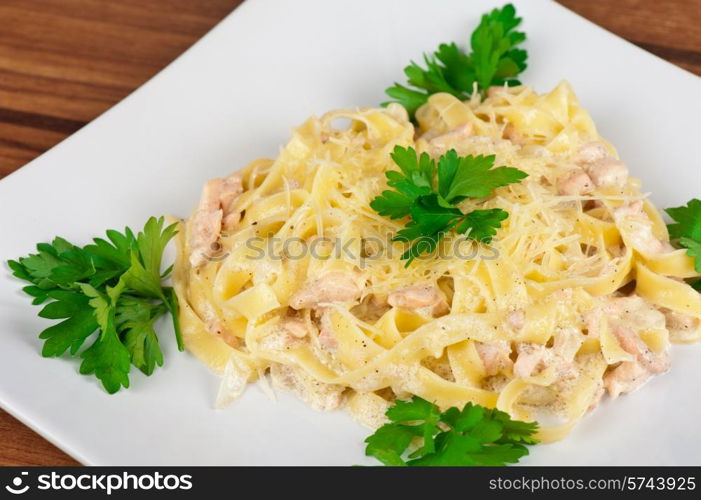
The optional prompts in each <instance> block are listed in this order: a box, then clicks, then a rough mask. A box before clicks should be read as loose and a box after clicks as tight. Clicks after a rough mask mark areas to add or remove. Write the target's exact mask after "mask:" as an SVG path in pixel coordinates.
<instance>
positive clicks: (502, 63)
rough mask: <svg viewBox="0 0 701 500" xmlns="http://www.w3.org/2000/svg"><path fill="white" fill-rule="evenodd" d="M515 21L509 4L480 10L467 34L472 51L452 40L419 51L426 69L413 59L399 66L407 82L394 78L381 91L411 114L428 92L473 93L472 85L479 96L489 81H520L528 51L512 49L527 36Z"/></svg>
mask: <svg viewBox="0 0 701 500" xmlns="http://www.w3.org/2000/svg"><path fill="white" fill-rule="evenodd" d="M519 24H521V18H520V17H516V9H515V8H514V6H513V5H511V4H507V5H505V6H504V7H502V8H501V9H494V10H492V11H491V12H490V13H488V14H484V15H483V16H482V20H481V22H480V24H479V26H477V28H476V29H475V31H473V32H472V36H471V37H470V47H471V49H472V52H471V53H469V54H467V53H466V52H464V51H463V50H462V49H460V48H459V47H458V46H457V45H456V44H455V43H449V44H445V43H444V44H441V45H440V46H439V47H438V50H437V51H435V52H434V53H433V55H427V54H424V62H425V64H426V69H424V68H422V67H421V66H420V65H419V64H417V63H415V62H413V61H412V62H411V64H410V65H409V66H407V67H405V68H404V74H405V75H406V76H407V79H408V80H407V85H408V86H404V85H400V84H399V83H396V82H395V84H394V86H392V87H389V88H388V89H387V90H385V93H386V94H387V95H388V96H389V97H391V98H392V99H393V101H389V102H398V103H399V104H401V105H402V106H404V107H405V108H406V110H407V111H408V112H409V115H410V116H411V117H412V118H413V116H414V113H415V112H416V110H417V109H418V108H419V107H420V106H421V105H423V104H425V103H426V101H427V100H428V98H429V96H431V95H432V94H435V93H438V92H447V93H449V94H452V95H454V96H455V97H457V98H458V99H461V100H465V99H469V98H470V96H471V95H472V93H473V92H474V86H475V84H477V88H478V90H479V91H480V92H481V93H482V94H483V95H484V93H485V92H486V91H487V89H489V87H491V86H494V85H497V86H502V85H508V86H514V85H520V84H521V82H519V81H518V80H517V79H516V77H517V76H518V75H519V73H521V72H523V70H525V69H526V59H527V58H528V53H527V52H526V51H525V50H523V49H519V48H516V46H517V45H519V44H520V43H522V42H523V41H524V40H525V39H526V34H525V33H523V32H521V31H515V28H516V27H517V26H518V25H519ZM384 104H385V105H386V104H388V103H384Z"/></svg>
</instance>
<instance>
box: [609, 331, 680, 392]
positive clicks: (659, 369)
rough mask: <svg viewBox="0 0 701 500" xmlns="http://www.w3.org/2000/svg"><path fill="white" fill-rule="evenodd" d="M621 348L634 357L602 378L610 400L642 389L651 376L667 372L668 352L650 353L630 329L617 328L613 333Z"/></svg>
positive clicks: (666, 350)
mask: <svg viewBox="0 0 701 500" xmlns="http://www.w3.org/2000/svg"><path fill="white" fill-rule="evenodd" d="M613 333H614V335H615V336H616V339H617V340H618V342H619V344H620V346H621V348H623V349H624V350H625V351H626V352H628V353H630V354H632V355H634V356H635V360H634V361H624V362H622V363H621V364H620V365H618V366H617V367H616V368H614V369H613V370H611V371H610V372H609V373H607V374H606V375H605V376H604V386H605V387H606V390H607V391H608V393H609V395H610V396H611V397H612V398H614V399H615V398H617V397H618V396H620V395H621V394H626V393H629V392H632V391H634V390H636V389H638V388H640V387H642V386H643V385H644V384H645V383H646V382H647V381H648V380H650V378H652V376H653V375H657V374H659V373H663V372H665V371H667V370H669V367H670V358H669V350H668V349H665V350H663V351H662V352H659V353H654V352H652V351H651V350H650V349H649V348H648V347H647V345H646V344H645V342H643V341H642V340H641V339H640V337H639V336H638V334H637V333H635V332H634V331H633V330H631V329H630V328H626V327H621V326H619V327H617V328H615V329H614V331H613Z"/></svg>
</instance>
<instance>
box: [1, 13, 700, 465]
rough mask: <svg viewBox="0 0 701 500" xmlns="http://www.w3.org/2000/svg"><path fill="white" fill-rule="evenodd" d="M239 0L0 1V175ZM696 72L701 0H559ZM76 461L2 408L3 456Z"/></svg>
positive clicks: (86, 117)
mask: <svg viewBox="0 0 701 500" xmlns="http://www.w3.org/2000/svg"><path fill="white" fill-rule="evenodd" d="M240 2H241V0H197V1H192V0H110V1H105V0H1V1H0V27H1V28H0V177H2V176H4V175H7V174H8V173H10V172H12V171H14V170H16V169H17V168H19V167H20V166H22V165H24V164H25V163H27V162H28V161H30V160H32V159H33V158H35V157H37V156H38V155H40V154H41V153H43V152H44V151H46V150H47V149H49V148H51V147H52V146H54V145H55V144H56V143H58V142H59V141H61V140H62V139H64V138H65V137H67V136H68V135H70V134H72V133H73V132H75V131H76V130H78V129H79V128H81V127H82V126H83V125H85V124H86V123H88V122H89V121H90V120H92V119H93V118H95V117H96V116H98V115H99V114H101V113H102V112H104V111H105V110H107V109H108V108H109V107H111V106H113V105H114V104H115V103H117V102H118V101H119V100H121V99H122V98H124V97H125V96H126V95H128V94H129V93H130V92H131V91H133V90H134V89H136V88H137V87H139V86H140V85H141V84H142V83H144V82H145V81H146V80H148V79H149V78H150V77H151V76H153V75H154V74H155V73H157V72H158V71H159V70H160V69H162V68H163V67H164V66H165V65H166V64H168V63H169V62H170V61H172V60H173V59H174V58H175V57H176V56H177V55H179V54H180V53H181V52H183V51H184V50H185V49H186V48H187V47H189V46H190V45H191V44H192V43H193V42H195V41H196V40H197V39H199V38H200V37H201V36H202V35H204V34H205V33H206V32H207V31H208V30H209V29H210V28H211V27H213V26H214V25H215V24H216V23H217V22H218V21H219V20H220V19H222V18H223V17H224V16H225V15H226V14H227V13H228V12H230V11H231V10H233V9H234V8H235V7H236V6H237V5H238V4H239V3H240ZM560 3H562V4H563V5H565V6H566V7H568V8H570V9H572V10H574V11H575V12H578V13H579V14H581V15H582V16H584V17H586V18H588V19H590V20H592V21H593V22H595V23H597V24H599V25H601V26H603V27H604V28H606V29H608V30H610V31H612V32H614V33H616V34H617V35H619V36H622V37H623V38H626V39H628V40H630V41H631V42H633V43H635V44H637V45H639V46H641V47H642V48H644V49H646V50H649V51H650V52H653V53H655V54H657V55H658V56H660V57H662V58H665V59H667V60H669V61H671V62H673V63H675V64H677V65H679V66H681V67H683V68H686V69H687V70H689V71H692V72H694V73H696V74H698V75H701V30H700V29H699V26H701V0H665V1H660V0H616V1H612V0H560ZM73 464H76V462H75V461H74V460H73V459H72V458H70V457H69V456H67V455H66V454H65V453H63V452H61V451H60V450H58V449H57V448H56V447H54V446H53V445H51V444H50V443H48V442H47V441H45V440H44V439H42V438H41V437H40V436H38V435H37V434H36V433H34V432H33V431H31V430H30V429H28V428H27V427H25V426H24V425H22V424H21V423H20V422H18V421H17V420H15V419H14V418H13V417H11V416H10V415H8V414H7V413H4V412H2V411H0V465H73Z"/></svg>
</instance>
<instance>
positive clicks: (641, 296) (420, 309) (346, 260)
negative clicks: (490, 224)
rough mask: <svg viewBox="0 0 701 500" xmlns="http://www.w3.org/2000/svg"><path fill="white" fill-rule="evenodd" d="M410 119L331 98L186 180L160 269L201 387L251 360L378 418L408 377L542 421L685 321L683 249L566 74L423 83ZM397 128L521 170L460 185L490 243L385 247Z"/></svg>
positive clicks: (664, 362) (589, 395) (543, 427)
mask: <svg viewBox="0 0 701 500" xmlns="http://www.w3.org/2000/svg"><path fill="white" fill-rule="evenodd" d="M416 122H417V124H416V125H414V124H413V123H412V122H411V121H410V120H409V118H408V116H407V113H406V111H405V109H404V108H402V107H401V106H400V105H398V104H391V105H389V106H388V107H386V108H360V109H352V110H340V111H332V112H330V113H327V114H326V115H324V116H322V117H321V118H316V117H313V118H310V119H309V120H307V121H306V122H305V123H304V124H303V125H302V126H300V127H299V128H297V129H296V130H295V131H294V133H293V135H292V139H291V140H290V142H289V143H288V144H287V145H286V146H285V147H284V148H283V149H282V150H281V152H280V155H279V156H278V158H277V159H274V160H271V159H259V160H256V161H254V162H253V163H251V164H250V165H248V166H247V167H245V168H244V169H242V170H240V171H239V172H237V173H234V174H232V175H230V176H229V177H226V178H220V179H214V180H211V181H209V182H208V183H207V184H206V185H205V187H204V189H203V192H202V198H201V200H200V202H199V205H198V206H197V208H196V210H195V212H194V213H193V214H192V216H191V217H190V218H189V219H187V220H186V221H184V222H183V223H182V227H181V231H180V236H179V255H178V259H177V263H176V270H175V285H176V290H177V292H178V296H179V299H180V302H181V304H182V308H181V321H182V328H183V336H184V341H185V345H186V346H187V348H188V349H189V350H190V351H191V352H192V353H193V354H194V355H195V356H196V357H198V358H199V359H200V360H202V361H203V362H204V363H206V364H207V365H209V366H210V367H211V368H212V369H213V370H214V371H216V372H217V373H219V374H221V375H222V383H221V388H220V391H219V395H218V398H217V405H219V406H221V405H226V404H227V403H229V402H230V401H232V400H233V399H235V398H236V397H238V396H239V395H240V394H241V393H242V392H243V390H244V388H245V387H246V385H247V384H248V383H250V382H252V381H255V380H261V381H262V382H264V383H265V384H266V386H265V387H268V386H267V381H268V380H270V381H272V384H273V386H276V387H282V388H285V389H288V390H290V391H292V392H294V393H295V394H296V395H297V396H299V398H301V399H302V400H304V401H305V402H307V403H308V404H309V405H311V406H312V407H314V408H316V409H318V410H334V409H337V408H341V407H346V408H348V409H349V410H350V412H351V414H352V415H353V416H354V417H355V418H356V419H357V420H359V421H360V422H362V423H364V424H366V425H369V426H372V427H377V426H379V425H381V424H382V423H383V421H384V418H385V417H384V412H385V410H386V409H387V408H388V406H389V405H391V404H392V402H393V401H394V400H395V399H404V398H407V397H409V396H411V395H418V396H420V397H422V398H424V399H427V400H429V401H431V402H434V403H436V404H437V405H438V406H439V407H441V409H446V408H448V407H450V406H459V407H462V406H463V405H464V404H465V403H467V402H468V401H471V402H473V403H477V404H480V405H484V406H487V407H497V408H499V409H500V410H503V411H505V412H507V413H509V414H510V415H511V416H512V417H513V418H515V419H519V420H526V421H530V420H537V421H539V422H540V435H539V436H538V437H539V438H540V439H541V440H543V441H553V440H557V439H560V438H562V437H563V436H564V435H566V434H567V433H568V432H569V431H570V430H571V429H572V427H573V425H574V424H575V423H576V422H577V421H578V420H580V419H581V418H582V417H583V416H584V415H585V414H586V413H587V412H588V411H591V410H592V409H594V408H595V407H596V406H597V404H598V403H599V401H600V400H601V398H602V397H604V396H605V395H606V397H610V398H617V397H618V396H620V395H621V394H625V393H628V392H631V391H633V390H635V389H637V388H638V387H640V386H642V385H643V384H645V383H646V382H647V381H648V380H649V379H650V378H651V377H653V376H654V375H657V374H660V373H663V372H665V371H667V370H668V369H669V367H670V343H671V342H692V341H696V340H698V339H699V338H700V337H701V327H700V323H701V322H700V319H701V295H699V294H698V293H697V292H696V291H695V290H693V289H692V288H691V287H690V286H689V285H688V284H687V283H686V282H685V279H686V278H693V277H696V276H698V274H697V273H696V272H695V271H694V266H693V261H692V260H691V258H690V257H688V256H687V255H686V254H685V250H683V249H681V250H676V249H674V248H673V247H672V246H671V245H670V244H669V235H668V233H667V229H666V226H665V224H664V222H663V220H662V218H661V216H660V213H659V212H658V210H657V209H656V208H655V207H654V206H653V205H652V204H651V203H650V202H649V201H648V199H647V198H646V196H645V195H644V194H642V193H641V191H640V187H641V186H640V182H639V180H637V179H636V178H634V177H630V176H629V172H628V168H627V166H626V165H625V164H624V163H623V162H622V161H621V160H619V159H618V156H617V154H616V151H615V150H614V149H613V147H612V146H611V145H610V144H608V143H607V142H606V141H605V140H603V139H602V138H601V137H599V135H598V133H597V131H596V128H595V126H594V123H593V122H592V120H591V118H590V116H589V115H588V113H587V112H586V111H585V110H584V109H583V108H582V107H580V105H579V103H578V101H577V98H576V97H575V95H574V93H573V92H572V89H571V88H570V86H569V85H568V84H567V83H562V84H560V85H558V86H557V87H556V88H555V89H554V90H553V91H552V92H550V93H547V94H543V95H539V94H537V93H536V92H534V90H533V89H531V88H530V87H526V86H521V87H513V88H492V89H490V91H489V93H488V96H487V97H486V98H484V99H480V98H479V97H477V96H476V97H474V98H473V99H472V100H470V101H466V102H462V101H459V100H457V99H456V98H455V97H453V96H451V95H448V94H436V95H433V96H432V97H431V98H430V99H429V101H428V103H427V104H425V105H424V106H423V107H421V108H420V109H419V110H418V111H417V113H416ZM396 145H399V146H404V147H408V146H411V147H413V148H415V149H416V151H417V152H419V153H421V152H427V153H428V154H429V155H431V156H432V157H433V158H438V157H439V156H440V155H442V154H444V153H446V152H447V151H449V150H450V149H454V150H456V151H457V153H458V154H460V155H468V154H472V155H477V154H483V155H495V156H496V162H495V165H507V166H511V167H516V168H518V169H521V170H523V171H524V172H526V173H527V174H528V177H527V178H526V179H524V180H523V181H521V182H519V183H517V184H511V185H509V186H505V187H501V188H498V189H497V190H496V191H495V192H494V194H493V195H492V196H491V197H489V198H486V199H467V200H465V201H463V202H462V203H461V205H460V208H461V209H462V210H463V211H464V212H466V211H468V210H471V209H475V208H497V207H498V208H502V209H504V210H506V211H507V212H508V213H509V217H508V219H506V220H505V221H504V222H503V223H502V228H501V229H499V231H498V234H497V236H496V237H495V238H494V240H493V241H492V242H491V243H490V244H488V245H486V244H484V243H476V242H473V241H471V240H468V239H465V237H464V236H458V235H452V236H451V235H448V236H447V237H446V238H445V239H444V240H443V241H442V242H441V243H440V246H439V248H438V249H437V251H436V252H435V253H432V254H430V255H424V256H422V258H419V259H417V260H415V261H414V262H412V263H411V265H409V266H408V267H407V266H405V264H406V261H404V260H402V259H401V258H400V256H401V254H402V252H403V251H404V250H406V243H402V242H393V241H391V238H392V236H393V235H395V234H396V232H397V231H398V230H399V229H401V228H402V227H404V225H405V224H406V222H407V221H406V220H402V219H399V220H391V219H389V218H386V217H382V216H380V215H378V214H377V213H376V212H375V211H373V210H372V209H371V208H370V205H369V204H370V201H371V200H372V199H373V198H374V197H376V196H377V195H378V194H380V193H381V192H382V191H383V190H385V189H387V184H386V177H385V172H386V171H388V170H389V169H397V166H396V165H395V164H394V163H393V162H392V160H391V158H390V153H391V152H392V150H393V148H394V147H395V146H396Z"/></svg>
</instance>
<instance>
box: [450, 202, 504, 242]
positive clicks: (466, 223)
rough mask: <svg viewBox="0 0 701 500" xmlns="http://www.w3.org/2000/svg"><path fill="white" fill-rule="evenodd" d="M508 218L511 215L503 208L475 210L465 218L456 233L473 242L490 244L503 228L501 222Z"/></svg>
mask: <svg viewBox="0 0 701 500" xmlns="http://www.w3.org/2000/svg"><path fill="white" fill-rule="evenodd" d="M508 217H509V213H508V212H507V211H506V210H502V209H501V208H490V209H485V210H473V211H472V212H470V213H468V214H466V215H465V216H464V217H463V220H462V222H461V223H460V225H459V226H458V227H457V228H456V231H457V232H458V233H460V234H467V235H468V236H469V237H470V238H472V239H473V240H477V241H481V242H483V243H490V242H491V241H492V237H493V236H495V235H496V234H497V229H499V228H500V227H501V222H502V221H503V220H506V219H507V218H508Z"/></svg>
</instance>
